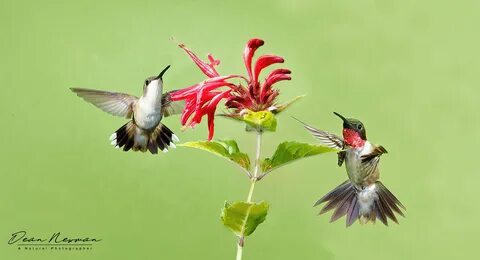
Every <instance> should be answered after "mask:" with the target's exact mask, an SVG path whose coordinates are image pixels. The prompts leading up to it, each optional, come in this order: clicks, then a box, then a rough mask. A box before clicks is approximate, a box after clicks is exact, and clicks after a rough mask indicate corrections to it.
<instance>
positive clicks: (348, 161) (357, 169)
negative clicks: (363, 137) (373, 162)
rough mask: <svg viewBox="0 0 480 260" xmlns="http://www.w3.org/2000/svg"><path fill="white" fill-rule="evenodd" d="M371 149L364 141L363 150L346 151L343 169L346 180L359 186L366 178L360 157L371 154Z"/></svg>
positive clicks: (351, 149) (368, 143)
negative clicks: (346, 175)
mask: <svg viewBox="0 0 480 260" xmlns="http://www.w3.org/2000/svg"><path fill="white" fill-rule="evenodd" d="M373 149H374V148H373V146H372V145H371V144H370V142H368V141H366V142H365V145H364V146H363V148H350V149H348V150H347V151H346V156H345V167H346V168H347V174H348V178H349V179H350V181H352V182H353V183H354V184H356V185H359V186H361V185H362V183H363V181H364V178H365V177H366V176H365V173H364V172H363V169H362V168H363V167H362V165H361V162H362V160H361V158H360V157H361V156H363V155H365V154H369V153H371V152H372V151H373Z"/></svg>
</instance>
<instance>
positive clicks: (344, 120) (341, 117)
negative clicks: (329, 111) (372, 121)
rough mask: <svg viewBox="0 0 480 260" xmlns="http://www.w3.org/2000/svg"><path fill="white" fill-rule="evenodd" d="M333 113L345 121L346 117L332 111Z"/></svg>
mask: <svg viewBox="0 0 480 260" xmlns="http://www.w3.org/2000/svg"><path fill="white" fill-rule="evenodd" d="M333 114H335V115H336V116H338V117H340V118H341V119H342V120H343V122H347V119H346V118H345V117H343V116H342V115H340V114H339V113H337V112H333Z"/></svg>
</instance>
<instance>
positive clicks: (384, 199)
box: [314, 180, 405, 227]
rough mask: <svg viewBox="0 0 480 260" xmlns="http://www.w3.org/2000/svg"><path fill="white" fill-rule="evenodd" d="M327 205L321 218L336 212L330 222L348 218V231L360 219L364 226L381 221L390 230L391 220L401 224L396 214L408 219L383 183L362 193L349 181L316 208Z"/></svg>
mask: <svg viewBox="0 0 480 260" xmlns="http://www.w3.org/2000/svg"><path fill="white" fill-rule="evenodd" d="M324 202H326V204H325V206H324V207H323V208H322V209H321V210H320V213H319V214H323V213H326V212H328V211H330V210H332V209H335V211H334V212H333V214H332V217H331V218H330V222H333V221H336V220H338V219H339V218H341V217H343V216H345V215H346V216H347V219H346V225H347V227H349V226H351V225H352V224H353V223H355V221H357V219H359V220H360V223H362V224H363V223H367V222H369V221H372V222H375V220H376V219H377V218H378V219H379V220H380V221H381V222H382V223H383V224H385V225H387V226H388V219H391V220H392V221H394V222H395V223H397V224H398V220H397V218H396V216H395V213H397V214H399V215H401V216H404V214H403V212H402V211H401V209H400V208H402V209H404V210H405V207H404V206H403V205H402V203H401V202H400V201H399V200H398V199H397V198H396V197H395V196H394V195H393V194H392V193H391V192H390V191H389V190H388V189H387V188H386V187H385V186H384V185H383V184H382V183H381V182H379V181H377V182H375V183H374V184H372V185H370V186H368V187H365V188H364V189H362V190H359V189H358V188H356V187H355V186H354V185H353V184H352V183H351V182H350V181H348V180H347V181H345V182H343V183H342V184H340V185H339V186H337V187H336V188H335V189H333V190H332V191H330V192H329V193H327V194H326V195H325V196H323V197H322V198H321V199H319V200H318V201H317V202H316V203H315V205H314V206H318V205H320V204H322V203H324Z"/></svg>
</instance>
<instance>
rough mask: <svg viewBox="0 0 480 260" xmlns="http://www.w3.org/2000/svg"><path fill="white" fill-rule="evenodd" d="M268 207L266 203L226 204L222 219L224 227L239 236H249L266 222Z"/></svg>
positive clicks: (239, 202)
mask: <svg viewBox="0 0 480 260" xmlns="http://www.w3.org/2000/svg"><path fill="white" fill-rule="evenodd" d="M268 207H269V206H268V203H267V202H265V201H262V202H260V203H253V202H245V201H236V202H233V203H232V204H228V203H227V202H225V206H224V208H223V210H222V215H221V219H222V222H223V225H225V226H226V227H228V228H229V229H230V230H232V232H233V233H235V234H236V235H237V236H248V235H250V234H252V233H253V231H255V229H256V228H257V226H258V225H260V224H261V223H262V222H264V221H265V218H266V217H267V214H268Z"/></svg>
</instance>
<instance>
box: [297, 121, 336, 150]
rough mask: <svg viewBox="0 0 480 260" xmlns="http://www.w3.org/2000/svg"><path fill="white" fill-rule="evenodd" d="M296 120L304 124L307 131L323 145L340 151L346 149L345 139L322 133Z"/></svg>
mask: <svg viewBox="0 0 480 260" xmlns="http://www.w3.org/2000/svg"><path fill="white" fill-rule="evenodd" d="M294 119H295V120H297V121H298V122H300V123H301V124H303V126H304V127H305V129H307V130H308V131H309V132H310V133H311V134H312V135H313V136H315V137H316V138H317V139H318V140H319V141H320V142H321V143H322V144H323V145H325V146H328V147H330V148H333V149H339V150H341V149H343V147H344V143H343V139H342V138H341V137H339V136H338V135H334V134H331V133H328V132H325V131H322V130H320V129H317V128H315V127H312V126H309V125H307V124H305V123H304V122H302V121H300V120H298V119H296V118H294Z"/></svg>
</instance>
